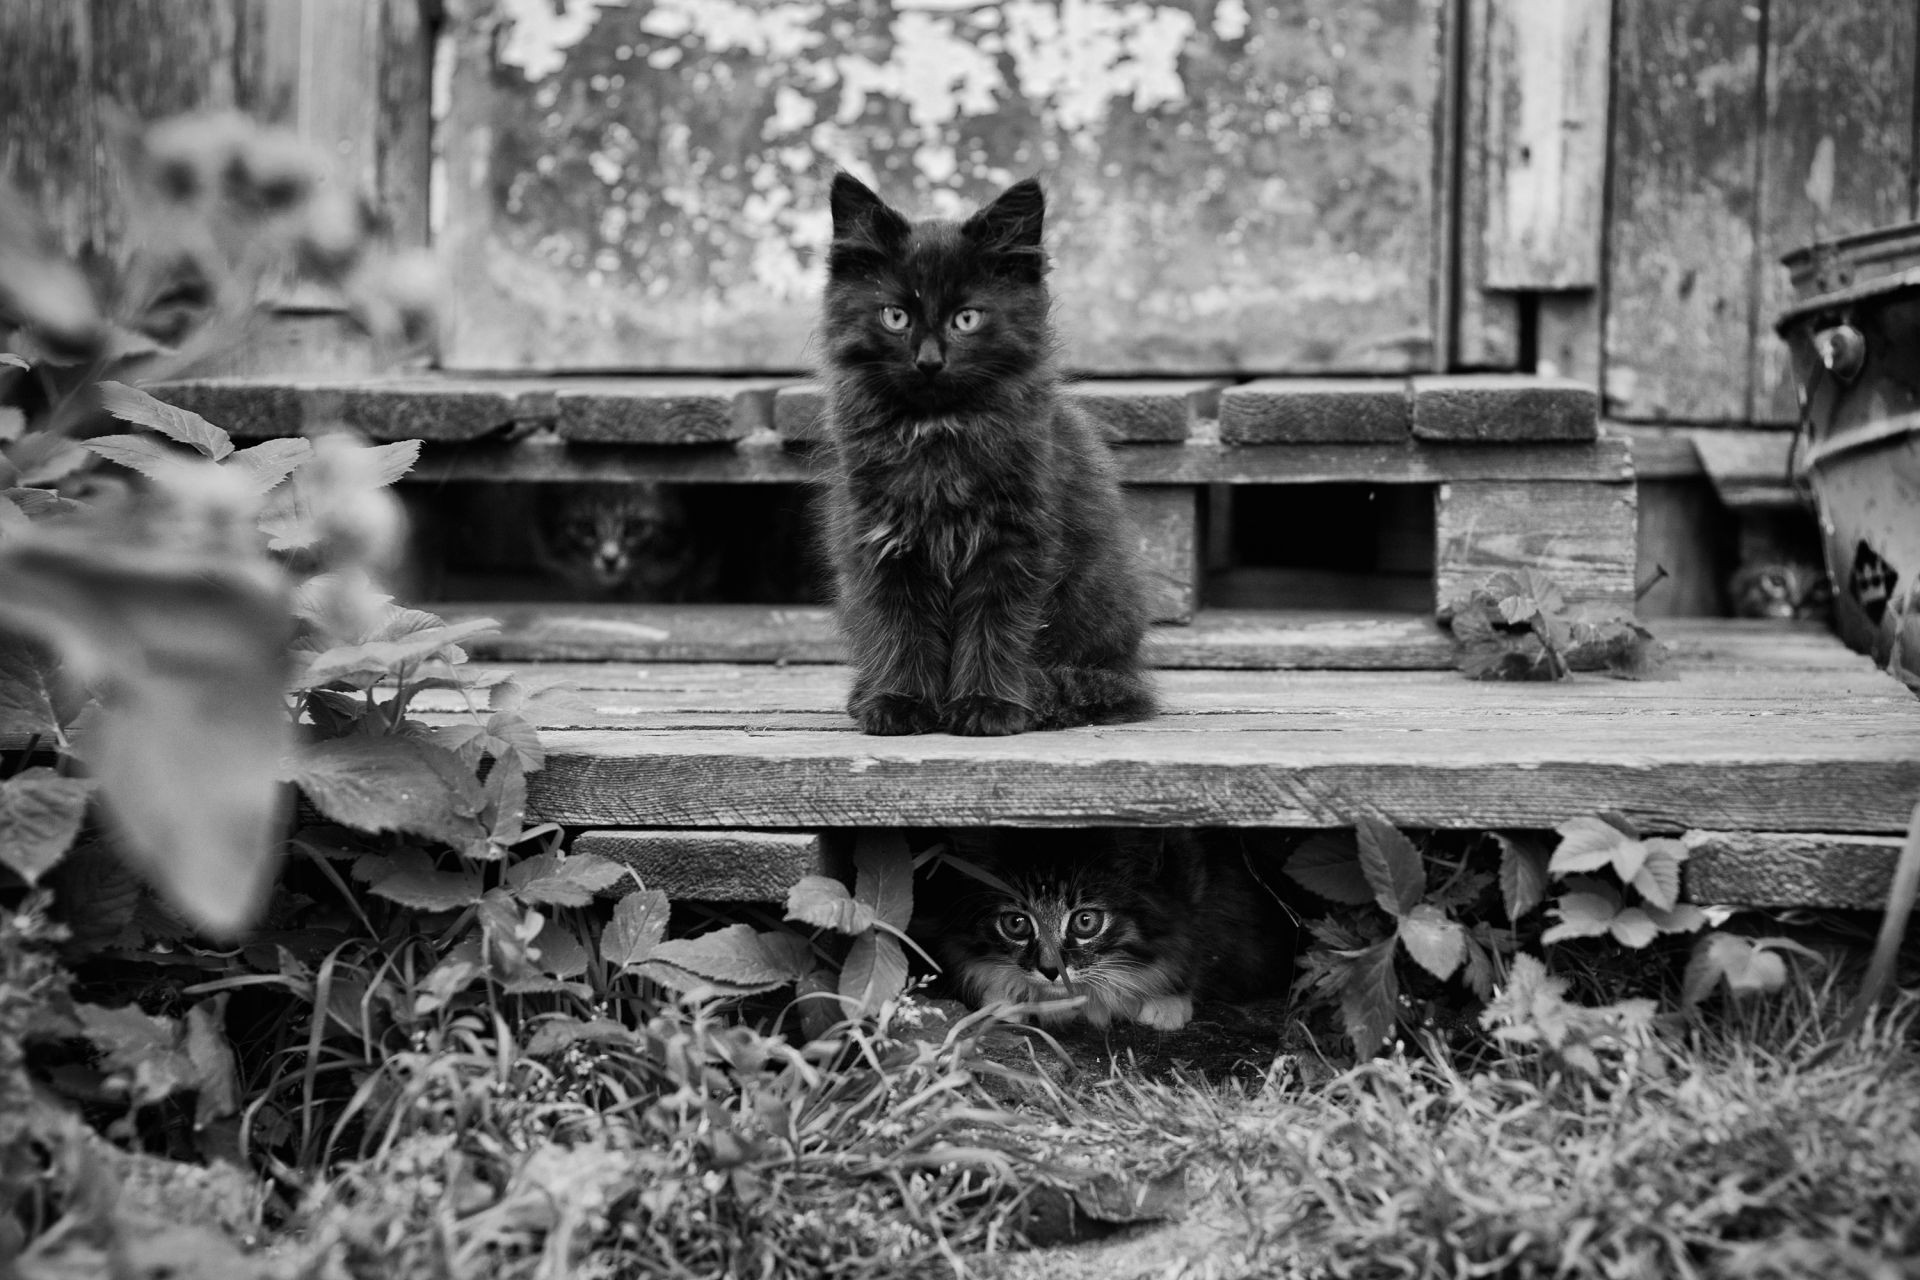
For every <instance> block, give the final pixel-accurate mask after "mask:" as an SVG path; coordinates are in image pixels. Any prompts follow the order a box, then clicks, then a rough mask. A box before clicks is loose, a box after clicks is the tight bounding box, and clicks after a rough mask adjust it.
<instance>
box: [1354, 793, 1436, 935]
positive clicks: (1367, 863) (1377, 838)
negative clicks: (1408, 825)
mask: <svg viewBox="0 0 1920 1280" xmlns="http://www.w3.org/2000/svg"><path fill="white" fill-rule="evenodd" d="M1354 834H1355V837H1356V838H1357V839H1358V840H1359V843H1360V872H1361V874H1362V875H1364V876H1365V877H1366V879H1367V884H1368V886H1369V887H1371V888H1372V889H1373V897H1374V901H1375V902H1378V903H1379V904H1380V909H1381V910H1383V911H1385V912H1386V913H1387V914H1388V915H1390V916H1404V915H1406V914H1407V913H1408V912H1409V911H1412V910H1413V908H1414V907H1415V906H1416V905H1417V904H1418V903H1419V901H1420V899H1422V898H1423V897H1425V896H1426V893H1427V871H1426V867H1425V865H1424V864H1423V863H1422V862H1421V859H1420V851H1419V850H1418V849H1416V848H1414V846H1413V841H1411V840H1409V839H1407V837H1406V836H1404V835H1403V834H1401V832H1400V829H1399V828H1397V827H1395V826H1394V825H1393V824H1392V823H1390V822H1384V821H1382V820H1381V819H1379V818H1375V817H1372V816H1371V815H1366V816H1362V817H1361V818H1360V819H1359V820H1358V821H1357V822H1355V823H1354Z"/></svg>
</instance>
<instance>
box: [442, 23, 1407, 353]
mask: <svg viewBox="0 0 1920 1280" xmlns="http://www.w3.org/2000/svg"><path fill="white" fill-rule="evenodd" d="M1439 9H1440V0H1272V2H1271V3H1263V2H1262V0H1151V2H1150V0H1004V2H1003V3H981V2H978V0H894V2H893V3H886V2H885V0H849V2H845V3H834V2H829V0H634V2H633V3H623V2H622V0H565V3H564V4H561V5H560V6H559V7H557V8H556V3H555V0H498V3H497V5H496V8H495V10H494V12H493V13H492V14H491V16H489V17H487V18H485V19H470V20H469V21H473V22H485V23H488V24H491V29H490V30H486V31H481V32H471V31H470V32H467V33H465V35H464V37H463V38H461V39H459V40H458V41H457V42H456V43H457V47H458V48H459V49H460V50H461V55H460V58H459V61H458V64H457V65H456V67H455V70H454V77H453V86H452V88H453V92H452V99H453V104H454V105H453V106H452V107H451V109H450V110H451V112H452V118H451V120H450V122H449V123H450V126H451V127H454V128H463V127H477V128H478V130H480V131H481V132H483V133H484V135H485V136H484V145H480V144H477V143H476V144H474V145H473V146H472V154H471V155H470V157H469V163H467V164H465V165H463V166H460V167H459V168H458V169H457V170H456V172H455V173H454V175H453V176H454V180H453V181H452V182H451V183H450V185H449V194H448V198H449V202H450V203H449V209H448V218H447V225H448V227H449V229H450V231H451V232H452V234H453V236H454V238H455V240H456V242H457V243H458V244H459V245H460V246H461V262H462V270H461V271H460V273H459V291H460V298H459V307H458V311H459V316H458V320H457V323H456V324H455V326H454V329H453V333H452V337H451V342H450V350H449V363H452V364H456V365H463V366H468V367H474V366H485V367H545V368H589V367H594V368H609V367H628V368H703V369H709V368H775V369H790V368H799V367H803V366H805V365H806V364H807V363H808V362H809V355H808V351H807V341H808V335H809V333H810V331H811V329H812V326H813V322H814V316H815V312H816V309H817V305H818V297H819V290H820V285H821V275H822V268H821V256H822V250H823V248H824V246H825V243H826V239H827V236H828V231H829V224H828V217H827V212H826V198H825V197H826V183H827V181H828V179H829V177H830V175H831V172H832V169H833V167H834V166H836V165H844V166H845V167H847V168H849V169H852V170H853V171H854V172H856V173H858V174H860V175H861V176H862V177H864V178H866V179H868V180H869V181H870V182H872V183H873V184H874V185H875V186H876V188H877V189H878V190H879V191H881V193H882V194H883V195H885V196H886V197H887V198H888V199H889V200H891V201H892V202H894V203H896V204H898V205H900V206H902V207H903V208H905V209H907V210H909V211H910V212H915V213H919V214H925V215H939V216H947V217H952V216H958V215H961V214H963V213H964V212H965V211H966V210H968V209H969V208H971V207H973V206H974V205H976V204H978V203H979V202H980V201H981V200H983V199H986V198H989V197H990V196H991V195H992V194H993V193H994V192H995V191H996V190H997V189H999V188H1000V187H1001V186H1004V185H1005V184H1006V183H1008V182H1011V181H1013V180H1014V179H1016V178H1018V177H1021V176H1024V175H1026V174H1030V173H1038V174H1040V175H1041V176H1042V178H1043V179H1044V180H1045V182H1046V183H1047V186H1048V188H1049V192H1050V195H1051V199H1052V217H1051V220H1050V227H1049V244H1050V247H1051V249H1052V251H1053V254H1054V258H1055V264H1056V274H1055V277H1054V281H1055V289H1056V292H1057V294H1058V296H1059V300H1060V312H1059V314H1060V322H1061V327H1062V330H1063V332H1064V334H1065V335H1066V337H1067V339H1068V349H1069V359H1070V361H1071V362H1072V363H1073V364H1075V365H1076V366H1079V367H1082V368H1087V369H1098V370H1112V371H1128V372H1133V371H1139V372H1144V371H1148V370H1176V371H1177V370H1193V371H1202V370H1204V371H1217V370H1248V371H1283V372H1305V371H1318V370H1329V369H1341V370H1364V369H1380V370H1391V369H1404V368H1409V367H1416V366H1423V365H1424V364H1425V363H1426V362H1427V360H1428V358H1429V352H1430V349H1431V338H1432V332H1433V322H1432V316H1431V305H1432V290H1431V286H1430V277H1431V272H1432V266H1431V263H1432V258H1433V246H1432V243H1431V238H1432V227H1433V210H1432V192H1431V175H1432V170H1433V165H1434V156H1433V137H1434V124H1433V112H1434V109H1435V104H1436V101H1437V95H1438V86H1439V83H1440V74H1439V66H1438V49H1439V43H1440V42H1439V36H1438V26H1439V20H1440V19H1439ZM476 36H478V37H484V38H475V37H476Z"/></svg>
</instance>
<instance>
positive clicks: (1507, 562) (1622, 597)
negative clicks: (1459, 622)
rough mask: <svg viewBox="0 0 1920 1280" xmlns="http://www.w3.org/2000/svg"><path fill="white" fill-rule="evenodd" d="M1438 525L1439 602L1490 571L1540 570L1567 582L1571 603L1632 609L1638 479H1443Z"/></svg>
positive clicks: (1448, 599) (1457, 594)
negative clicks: (1634, 481)
mask: <svg viewBox="0 0 1920 1280" xmlns="http://www.w3.org/2000/svg"><path fill="white" fill-rule="evenodd" d="M1435 530H1436V532H1435V537H1436V540H1437V541H1438V543H1439V564H1438V565H1437V566H1436V567H1435V570H1434V588H1435V605H1436V607H1437V608H1444V607H1446V606H1447V605H1448V604H1449V603H1451V602H1452V601H1454V600H1456V599H1459V598H1462V597H1464V596H1466V595H1467V594H1469V593H1470V592H1471V591H1472V590H1473V589H1474V588H1475V587H1477V586H1479V585H1480V584H1481V583H1482V582H1483V581H1485V580H1486V578H1487V577H1488V576H1489V575H1491V574H1494V573H1498V572H1501V571H1503V570H1510V569H1537V570H1539V571H1541V572H1543V573H1545V574H1546V575H1547V576H1548V577H1550V578H1552V579H1553V580H1554V581H1555V582H1557V583H1559V584H1560V589H1561V590H1562V591H1563V592H1565V594H1566V597H1567V602H1568V603H1569V604H1595V605H1602V606H1606V607H1611V608H1617V609H1621V610H1624V611H1627V612H1631V611H1632V609H1633V588H1634V580H1633V571H1634V565H1635V563H1636V554H1635V550H1634V539H1635V535H1636V516H1635V509H1634V487H1633V486H1632V485H1626V484H1571V483H1541V484H1512V483H1504V482H1491V481H1461V482H1458V483H1454V484H1447V485H1442V486H1441V488H1440V493H1439V499H1438V502H1437V503H1436V511H1435Z"/></svg>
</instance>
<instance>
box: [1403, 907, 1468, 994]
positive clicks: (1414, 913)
mask: <svg viewBox="0 0 1920 1280" xmlns="http://www.w3.org/2000/svg"><path fill="white" fill-rule="evenodd" d="M1399 935H1400V944H1401V945H1402V946H1404V947H1405V948H1406V949H1407V954H1408V955H1410V956H1412V957H1413V958H1414V960H1415V961H1416V962H1417V963H1418V964H1419V965H1420V967H1421V968H1422V969H1425V970H1426V971H1427V972H1428V973H1430V974H1432V975H1433V976H1434V977H1436V978H1439V979H1441V980H1443V981H1444V980H1445V979H1447V978H1451V977H1452V976H1453V974H1454V971H1455V970H1456V969H1458V968H1459V967H1460V964H1461V962H1462V961H1463V960H1465V959H1466V955H1467V932H1466V930H1465V929H1462V928H1461V927H1460V925H1459V923H1458V922H1457V921H1454V920H1450V919H1448V918H1447V915H1446V913H1445V912H1443V911H1441V910H1440V909H1439V908H1438V907H1436V906H1434V905H1433V904H1431V903H1427V902H1422V903H1420V904H1418V905H1417V906H1415V907H1414V908H1413V910H1411V911H1409V912H1408V913H1407V914H1406V915H1404V916H1402V917H1400V925H1399Z"/></svg>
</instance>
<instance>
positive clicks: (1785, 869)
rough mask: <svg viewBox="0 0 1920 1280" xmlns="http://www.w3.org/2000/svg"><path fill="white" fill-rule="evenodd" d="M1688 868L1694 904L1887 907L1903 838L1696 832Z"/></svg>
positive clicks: (1685, 879) (1690, 836) (1687, 886)
mask: <svg viewBox="0 0 1920 1280" xmlns="http://www.w3.org/2000/svg"><path fill="white" fill-rule="evenodd" d="M1682 839H1683V840H1685V842H1686V845H1687V848H1688V849H1689V850H1690V852H1691V856H1690V857H1689V858H1688V859H1687V862H1686V864H1685V865H1684V866H1683V867H1682V868H1681V877H1682V878H1681V885H1682V891H1683V893H1684V894H1685V896H1686V898H1687V900H1688V901H1690V902H1703V903H1717V904H1720V905H1723V906H1742V907H1785V906H1793V907H1840V908H1848V909H1852V910H1856V911H1877V910H1879V909H1880V908H1882V907H1884V906H1885V905H1886V903H1887V890H1888V888H1889V887H1890V885H1891V884H1892V881H1893V869H1894V864H1895V863H1896V862H1897V861H1898V860H1899V857H1900V846H1901V845H1902V844H1903V843H1905V842H1904V841H1903V840H1902V839H1901V837H1899V836H1863V835H1835V834H1831V833H1825V834H1814V835H1786V834H1781V833H1778V832H1770V831H1768V832H1761V831H1689V832H1687V833H1686V834H1685V835H1684V836H1683V837H1682Z"/></svg>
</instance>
